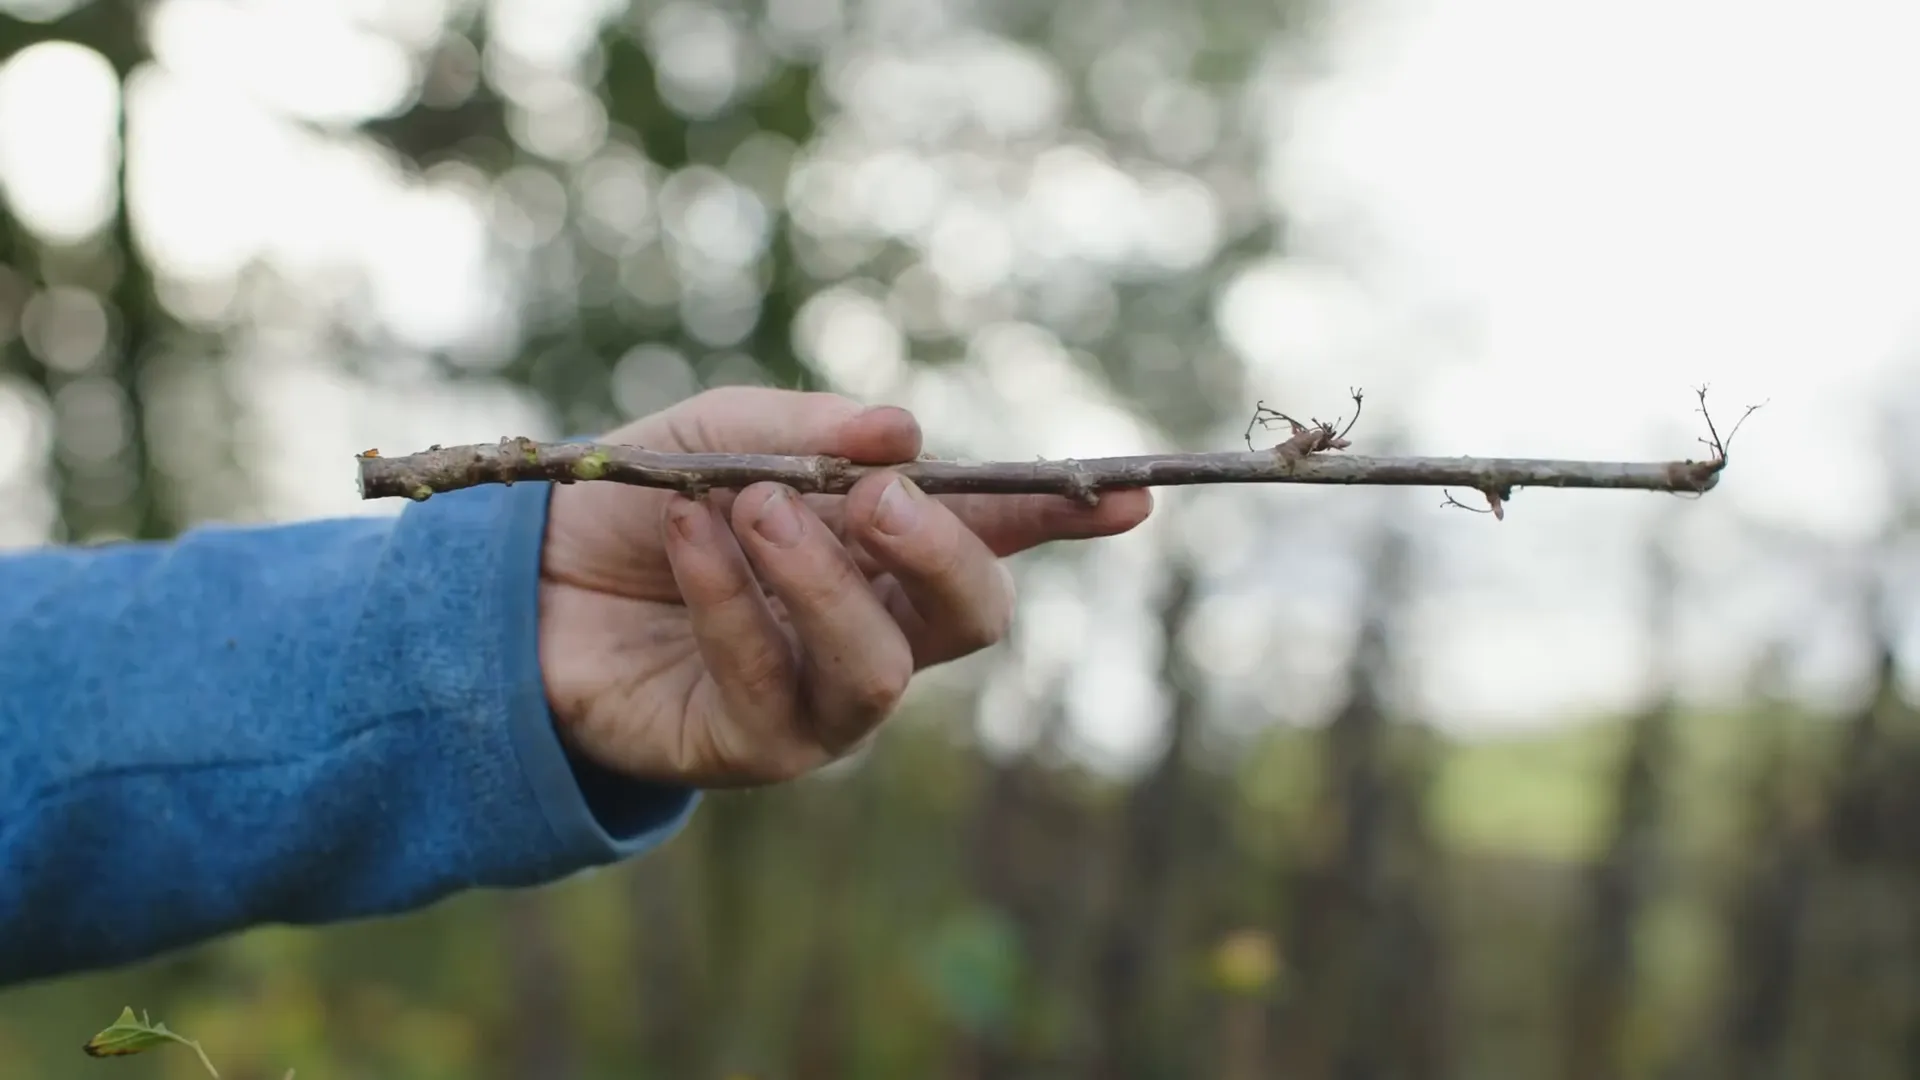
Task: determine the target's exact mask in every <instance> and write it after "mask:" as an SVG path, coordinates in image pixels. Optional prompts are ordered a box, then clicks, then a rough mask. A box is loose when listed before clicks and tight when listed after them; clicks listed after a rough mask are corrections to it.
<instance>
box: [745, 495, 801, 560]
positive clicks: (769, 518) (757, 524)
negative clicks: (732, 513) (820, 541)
mask: <svg viewBox="0 0 1920 1080" xmlns="http://www.w3.org/2000/svg"><path fill="white" fill-rule="evenodd" d="M753 531H754V532H757V533H759V534H760V535H761V536H764V537H766V538H767V542H768V543H771V544H774V545H776V546H779V547H792V546H793V545H795V544H797V543H799V542H800V511H799V509H798V508H797V507H795V506H794V505H793V496H791V495H789V494H787V492H786V489H785V488H781V489H779V490H776V491H775V492H774V493H773V497H772V498H770V499H768V500H767V501H766V502H764V503H762V504H761V505H760V516H759V517H757V518H755V519H754V521H753Z"/></svg>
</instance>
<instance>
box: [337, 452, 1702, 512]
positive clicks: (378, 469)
mask: <svg viewBox="0 0 1920 1080" xmlns="http://www.w3.org/2000/svg"><path fill="white" fill-rule="evenodd" d="M1283 445H1284V444H1283ZM1279 449H1280V448H1279V447H1276V448H1275V449H1274V450H1255V451H1247V452H1240V451H1234V452H1229V453H1208V454H1146V455H1139V456H1134V457H1110V458H1091V459H1087V460H1084V461H1080V460H1074V459H1071V458H1069V459H1066V460H1061V461H1033V462H1022V461H996V462H980V463H972V462H961V461H945V460H939V459H933V458H922V459H920V460H917V461H911V462H905V463H903V464H899V465H890V466H879V465H855V464H853V463H851V462H849V461H847V460H845V459H843V458H834V457H789V456H780V455H771V454H676V453H662V452H658V451H652V450H645V449H642V448H640V447H637V446H618V445H608V444H600V443H540V442H534V441H533V440H531V439H525V438H519V439H502V440H501V441H500V442H499V443H498V444H496V445H486V444H476V445H472V446H450V447H434V448H432V449H429V450H426V451H424V452H422V453H418V454H410V455H408V456H406V457H391V458H389V457H381V456H380V455H379V454H378V452H376V451H368V452H366V453H364V454H361V455H359V458H358V460H359V463H360V496H361V498H363V499H383V498H392V497H396V496H400V497H405V498H410V499H416V500H419V499H426V498H430V497H431V496H433V495H434V494H436V493H439V492H446V491H457V490H459V489H461V488H468V487H474V486H477V485H480V484H511V483H514V482H516V481H520V480H546V481H552V482H555V483H561V484H570V483H575V482H578V481H583V480H584V481H610V482H613V483H619V484H633V485H636V486H639V487H651V488H670V489H674V490H677V491H681V492H684V493H686V494H689V495H696V496H697V495H699V494H701V493H703V492H706V491H711V490H716V489H738V488H743V487H746V486H747V485H749V484H755V483H759V482H761V481H763V480H771V481H776V482H778V483H782V484H785V485H787V486H789V487H791V488H793V489H795V490H796V491H801V492H811V493H822V494H844V493H845V492H847V491H848V490H849V489H851V488H852V487H853V485H854V484H855V483H856V482H857V481H859V479H860V478H861V477H863V476H865V475H867V474H868V473H870V472H875V471H878V470H881V469H894V470H897V471H898V472H899V473H901V474H902V475H905V476H907V477H909V478H911V479H912V480H913V482H914V483H916V484H918V485H919V486H920V487H921V489H922V490H925V491H927V492H929V493H931V494H957V493H991V494H1021V493H1044V494H1057V495H1065V496H1069V497H1072V498H1076V499H1079V500H1081V501H1083V502H1093V501H1096V500H1097V495H1098V493H1099V492H1100V491H1106V490H1114V489H1120V488H1142V487H1175V486H1182V485H1188V484H1387V485H1396V486H1416V487H1418V486H1425V487H1464V488H1471V489H1473V490H1476V491H1480V492H1483V493H1489V494H1490V495H1495V496H1498V501H1501V502H1504V501H1505V500H1506V499H1507V498H1508V497H1510V495H1511V493H1512V489H1514V488H1517V487H1554V488H1615V489H1631V490H1639V491H1665V492H1688V493H1696V494H1697V493H1703V492H1706V491H1710V490H1712V489H1713V487H1714V486H1715V485H1716V484H1717V483H1718V482H1719V476H1720V472H1721V470H1722V469H1724V468H1725V467H1726V459H1725V458H1724V457H1719V456H1716V457H1715V458H1714V459H1713V460H1710V461H1661V462H1633V461H1552V460H1536V459H1529V458H1471V457H1385V458H1383V457H1363V456H1357V455H1356V456H1349V455H1334V454H1318V453H1316V454H1311V455H1308V456H1303V457H1298V458H1295V457H1293V456H1291V455H1289V454H1286V453H1277V452H1276V451H1277V450H1279Z"/></svg>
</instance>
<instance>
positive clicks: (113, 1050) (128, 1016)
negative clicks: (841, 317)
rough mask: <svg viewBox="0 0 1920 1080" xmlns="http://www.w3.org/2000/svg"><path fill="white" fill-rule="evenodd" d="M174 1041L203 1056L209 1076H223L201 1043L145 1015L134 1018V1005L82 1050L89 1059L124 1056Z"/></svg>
mask: <svg viewBox="0 0 1920 1080" xmlns="http://www.w3.org/2000/svg"><path fill="white" fill-rule="evenodd" d="M170 1042H173V1043H179V1044H180V1045H181V1046H186V1047H191V1048H192V1050H193V1052H194V1053H196V1054H198V1055H200V1064H202V1065H205V1066H206V1067H207V1075H209V1076H211V1077H214V1080H219V1076H220V1073H219V1072H218V1071H216V1070H215V1069H214V1067H213V1062H211V1061H208V1060H207V1052H206V1051H205V1050H202V1049H200V1044H199V1043H197V1042H195V1041H194V1040H192V1039H189V1038H186V1037H184V1036H182V1035H179V1034H176V1033H174V1032H172V1031H168V1030H167V1025H165V1024H156V1023H153V1022H152V1021H151V1020H149V1019H147V1018H146V1017H145V1016H135V1015H133V1006H131V1005H128V1006H127V1007H125V1008H124V1009H121V1010H120V1018H119V1019H118V1020H115V1021H114V1022H113V1023H112V1024H111V1025H110V1026H108V1027H107V1028H106V1029H105V1030H103V1031H101V1032H100V1033H99V1034H98V1035H95V1036H94V1037H93V1038H91V1039H88V1040H87V1044H86V1045H85V1046H83V1047H81V1049H83V1050H85V1051H86V1052H87V1056H88V1057H122V1056H125V1055H127V1054H138V1053H141V1052H142V1051H145V1050H151V1049H153V1048H154V1047H156V1046H160V1045H162V1044H164V1043H170Z"/></svg>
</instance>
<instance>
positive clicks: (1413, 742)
mask: <svg viewBox="0 0 1920 1080" xmlns="http://www.w3.org/2000/svg"><path fill="white" fill-rule="evenodd" d="M1409 544H1410V540H1409V538H1408V537H1407V536H1406V535H1405V534H1404V532H1403V531H1402V530H1401V529H1400V528H1398V527H1396V526H1392V525H1387V526H1383V527H1381V528H1380V530H1379V531H1378V532H1377V533H1376V540H1375V544H1374V551H1373V553H1372V555H1371V557H1370V559H1369V561H1368V564H1367V567H1368V571H1367V573H1368V577H1367V582H1366V587H1365V591H1364V596H1363V600H1362V603H1361V620H1360V630H1359V636H1358V639H1357V641H1356V642H1355V646H1354V650H1353V657H1352V660H1351V661H1350V663H1349V672H1348V679H1347V690H1346V695H1347V696H1346V700H1345V701H1344V702H1343V703H1342V705H1341V706H1340V708H1339V710H1338V712H1337V713H1336V714H1335V715H1334V718H1333V720H1332V722H1331V723H1330V724H1329V725H1328V727H1327V729H1326V733H1325V735H1324V737H1323V741H1324V743H1325V746H1324V749H1323V750H1322V757H1321V762H1322V764H1321V793H1320V796H1319V803H1318V804H1317V806H1316V808H1315V815H1316V816H1315V823H1314V824H1315V828H1316V836H1315V837H1314V850H1313V851H1312V852H1311V853H1310V854H1308V855H1306V856H1305V857H1306V858H1309V859H1312V860H1313V861H1312V862H1310V863H1307V864H1305V865H1303V866H1302V867H1301V868H1300V869H1299V870H1298V871H1296V872H1295V874H1294V875H1292V876H1294V877H1295V880H1294V881H1293V882H1292V883H1291V888H1290V889H1289V893H1290V895H1289V896H1288V897H1287V924H1286V932H1285V938H1284V940H1285V942H1286V947H1285V949H1284V951H1285V954H1286V955H1288V956H1289V957H1291V958H1292V959H1293V964H1292V969H1293V972H1294V975H1293V978H1292V979H1291V980H1290V985H1289V987H1288V992H1287V995H1286V997H1285V998H1284V999H1283V1002H1284V1004H1283V1007H1282V1010H1281V1015H1280V1018H1279V1023H1278V1033H1277V1039H1278V1042H1279V1048H1280V1062H1281V1066H1280V1068H1281V1071H1282V1072H1284V1073H1286V1074H1287V1075H1290V1076H1301V1077H1327V1078H1337V1080H1374V1078H1386V1077H1405V1078H1435V1077H1441V1076H1444V1075H1446V1074H1447V1072H1448V1071H1449V1070H1448V1052H1447V1042H1448V1036H1447V1030H1446V1029H1447V1026H1448V1023H1449V1019H1448V1018H1449V1016H1450V1013H1451V1004H1450V1002H1449V995H1448V991H1447V984H1448V978H1447V972H1446V964H1445V959H1444V955H1443V953H1444V942H1443V941H1442V937H1441V934H1442V931H1441V927H1442V925H1443V924H1442V921H1441V918H1440V915H1439V908H1438V903H1437V897H1436V894H1435V891H1434V890H1435V885H1436V883H1437V882H1438V881H1440V880H1441V879H1442V877H1441V876H1442V874H1443V873H1444V870H1443V867H1442V861H1441V860H1442V855H1441V853H1440V852H1439V850H1438V849H1437V848H1435V846H1434V845H1433V843H1432V841H1431V838H1430V837H1429V836H1428V834H1427V831H1426V830H1427V825H1426V813H1425V808H1424V807H1425V798H1424V793H1423V790H1422V787H1423V783H1424V778H1425V775H1426V771H1427V768H1428V766H1427V764H1426V762H1425V761H1424V760H1423V759H1424V756H1425V753H1426V748H1425V747H1424V745H1423V743H1424V740H1421V739H1418V738H1411V737H1408V736H1411V735H1413V734H1414V733H1412V732H1396V731H1395V730H1394V724H1393V722H1392V719H1391V717H1390V716H1389V714H1388V712H1387V703H1386V695H1387V689H1388V685H1389V683H1390V681H1391V679H1392V677H1393V662H1394V652H1393V649H1394V644H1395V636H1394V634H1393V623H1394V621H1395V620H1396V619H1397V618H1398V617H1399V614H1400V612H1401V611H1402V610H1403V608H1404V605H1405V604H1406V602H1407V598H1408V595H1409V591H1408V584H1409V582H1408V576H1409V566H1408V558H1409V552H1408V548H1409ZM1396 736H1399V737H1396Z"/></svg>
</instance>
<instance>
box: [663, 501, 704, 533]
mask: <svg viewBox="0 0 1920 1080" xmlns="http://www.w3.org/2000/svg"><path fill="white" fill-rule="evenodd" d="M669 514H670V515H671V520H672V522H673V530H674V531H675V532H677V533H679V534H680V539H682V540H685V541H686V542H687V543H689V544H704V543H706V540H707V529H708V526H710V525H711V524H712V522H711V521H709V520H707V508H706V507H705V506H703V505H701V504H700V503H697V502H694V501H693V500H691V499H684V500H681V501H680V502H676V503H674V504H673V507H672V509H671V510H670V511H669Z"/></svg>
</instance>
